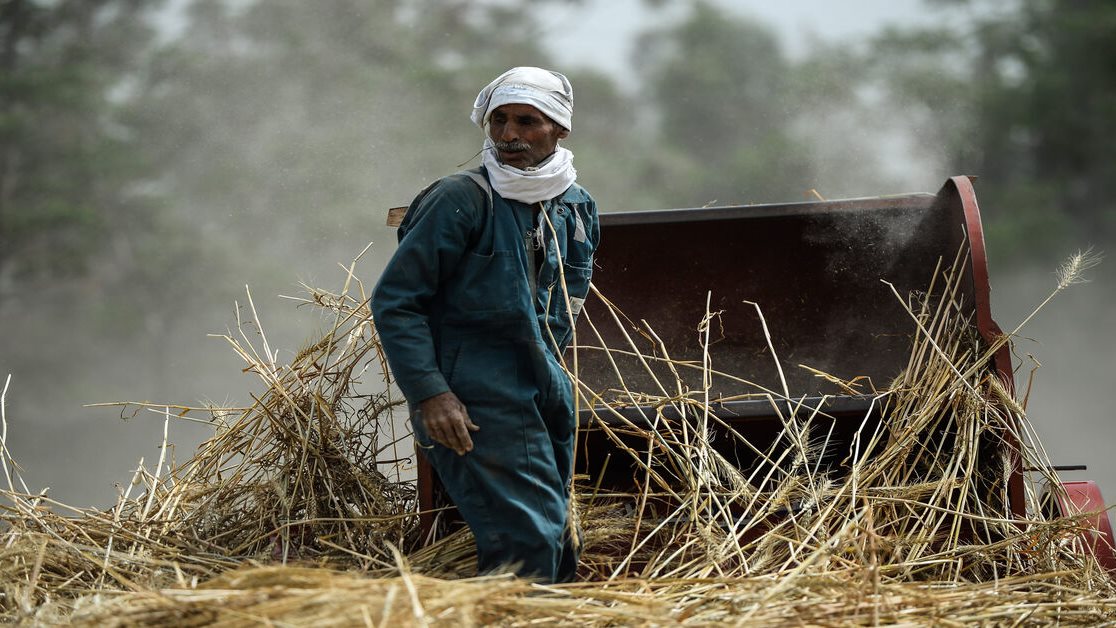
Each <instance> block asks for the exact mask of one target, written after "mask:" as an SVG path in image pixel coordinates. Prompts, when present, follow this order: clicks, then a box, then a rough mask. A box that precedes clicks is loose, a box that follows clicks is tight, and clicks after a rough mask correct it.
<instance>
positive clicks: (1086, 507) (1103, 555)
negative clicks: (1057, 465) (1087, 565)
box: [1058, 480, 1116, 573]
mask: <svg viewBox="0 0 1116 628" xmlns="http://www.w3.org/2000/svg"><path fill="white" fill-rule="evenodd" d="M1062 488H1064V489H1066V497H1065V498H1064V499H1063V498H1061V497H1059V498H1058V506H1059V508H1060V509H1061V512H1062V515H1063V516H1067V517H1069V516H1075V515H1079V514H1081V513H1094V514H1093V515H1091V516H1090V517H1088V518H1087V519H1085V521H1084V523H1085V525H1086V526H1088V528H1089V529H1088V530H1086V531H1084V532H1083V533H1082V536H1083V538H1084V541H1085V547H1086V548H1087V549H1088V550H1089V551H1091V552H1092V553H1093V555H1094V556H1096V557H1097V562H1099V563H1100V565H1101V567H1104V568H1105V569H1107V570H1108V571H1109V572H1113V573H1116V555H1114V554H1113V549H1112V542H1113V539H1112V522H1111V521H1109V519H1108V511H1107V510H1105V506H1104V498H1103V497H1101V492H1100V488H1099V487H1098V486H1097V483H1096V482H1094V481H1092V480H1084V481H1080V482H1062Z"/></svg>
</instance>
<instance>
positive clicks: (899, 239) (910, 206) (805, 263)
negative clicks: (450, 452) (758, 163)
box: [419, 177, 1024, 513]
mask: <svg viewBox="0 0 1116 628" xmlns="http://www.w3.org/2000/svg"><path fill="white" fill-rule="evenodd" d="M963 246H964V247H966V250H969V249H971V255H970V257H968V258H966V259H967V262H966V263H965V265H964V267H963V268H962V278H961V285H960V291H959V295H958V298H959V299H960V301H961V303H962V307H963V308H964V309H965V310H966V311H969V312H970V313H971V316H972V317H973V320H974V323H975V324H976V326H977V327H978V329H979V332H980V333H981V335H982V336H983V337H984V339H985V340H986V342H993V341H994V340H995V338H997V337H998V336H999V334H1000V330H999V327H997V326H996V324H995V322H994V321H993V320H992V317H991V311H990V305H989V292H990V287H989V283H988V268H987V259H986V257H985V251H984V239H983V233H982V231H981V223H980V213H979V209H978V208H977V205H976V197H975V193H974V192H973V188H972V184H971V181H970V180H969V179H968V178H966V177H953V178H951V179H949V180H947V181H946V183H945V185H943V187H942V188H941V190H939V192H938V193H937V194H934V195H931V194H910V195H901V196H888V197H878V198H866V199H851V200H835V201H820V202H809V203H790V204H771V205H753V206H740V207H715V208H696V209H676V210H660V211H639V212H620V213H606V214H602V215H601V247H600V249H599V250H598V252H597V256H596V270H595V272H594V276H593V282H594V285H596V286H597V288H599V289H600V291H601V292H602V293H603V294H604V295H605V296H606V297H607V298H608V299H610V300H611V301H612V302H614V303H615V304H616V305H617V306H618V307H619V308H620V310H622V311H623V312H624V313H625V314H627V315H628V316H630V317H634V318H636V322H637V323H638V322H639V321H646V323H647V325H649V326H650V328H651V329H653V330H654V332H655V333H654V335H655V336H657V338H658V339H660V340H661V341H662V344H663V346H665V348H666V353H669V355H670V356H671V358H673V359H675V360H689V361H692V362H694V363H695V364H700V363H701V359H702V356H703V347H702V343H701V335H700V334H699V332H698V327H699V324H700V323H701V321H702V319H703V318H704V317H705V316H706V312H707V311H711V312H715V313H717V316H716V318H715V320H714V325H713V327H712V330H713V333H712V340H713V343H712V344H711V346H710V347H709V354H710V356H711V358H712V367H713V368H714V369H715V370H719V371H721V372H723V373H726V374H728V375H731V376H732V378H729V377H714V378H713V390H712V397H713V398H717V397H725V398H728V397H732V396H734V395H740V394H742V393H755V392H757V385H758V386H759V387H766V388H768V389H771V390H775V391H781V389H782V386H781V383H780V381H779V378H778V370H777V369H776V368H775V362H774V360H775V356H773V355H772V352H771V349H770V348H769V347H768V341H767V339H766V336H765V330H764V326H763V324H762V323H761V320H760V317H759V315H758V314H757V311H756V308H755V306H753V305H752V303H756V304H758V306H759V308H760V311H761V312H762V315H763V318H764V320H765V321H766V325H767V328H768V330H769V332H770V334H771V344H772V345H773V346H774V350H775V355H776V356H777V357H778V359H779V360H780V362H781V364H782V366H783V371H784V373H785V375H786V379H787V388H788V392H789V394H790V396H791V397H794V398H802V397H804V396H805V397H808V398H809V399H811V400H813V401H814V402H815V403H817V404H818V405H819V406H821V405H824V406H825V407H824V408H823V415H824V416H825V417H826V421H828V422H829V424H831V425H832V426H833V434H834V440H833V444H834V449H833V451H832V452H828V453H827V454H826V455H827V456H828V457H829V458H830V459H831V461H832V462H834V463H835V464H838V461H840V460H841V459H843V458H846V457H847V455H848V453H849V449H848V448H849V447H850V446H851V443H853V442H854V441H855V440H856V439H855V438H854V437H855V433H856V431H857V430H859V429H868V430H874V429H876V428H877V426H880V424H881V423H883V427H882V429H886V417H883V416H881V415H880V412H879V408H878V407H877V406H873V405H871V403H870V402H869V401H868V400H869V399H870V397H862V396H856V395H848V394H845V393H844V392H843V391H841V390H840V389H839V388H838V387H836V386H835V385H833V384H831V383H829V382H827V381H826V380H824V379H822V378H819V377H817V376H815V375H814V374H813V373H811V372H809V371H807V370H805V369H803V368H799V366H798V365H800V364H801V365H806V366H809V367H812V368H814V369H817V370H820V371H824V372H826V373H829V374H831V375H834V376H836V377H838V378H841V379H845V380H849V379H853V378H856V377H867V378H869V379H870V381H871V383H872V385H874V386H875V387H877V388H886V387H887V386H888V384H889V383H890V381H891V380H892V379H893V378H894V377H895V376H896V375H898V374H899V372H900V371H901V370H902V369H903V368H904V367H905V366H906V365H907V362H908V359H909V350H910V346H911V340H912V334H913V330H914V326H913V324H912V321H911V319H910V315H909V314H908V313H907V311H906V310H905V309H904V307H903V304H902V303H901V302H900V301H899V300H898V299H897V298H896V296H895V294H894V293H893V291H892V289H891V287H890V286H889V285H888V284H891V285H894V287H895V290H896V291H897V292H898V293H899V294H900V295H904V296H906V295H915V296H916V297H917V295H918V294H919V293H920V292H922V291H925V290H926V289H927V287H928V285H929V284H930V281H931V279H932V276H933V274H934V272H935V269H936V268H939V267H941V268H944V267H946V266H948V265H950V264H951V263H952V262H953V261H954V259H955V258H956V256H957V254H958V252H959V250H961V249H962V247H963ZM885 282H887V283H885ZM590 321H593V323H595V326H596V328H597V330H599V331H600V332H601V333H602V336H603V346H606V347H609V348H612V349H623V350H628V349H629V347H628V346H627V344H626V343H627V341H626V340H625V334H624V333H623V331H622V330H620V329H618V328H617V327H616V325H615V324H614V323H613V322H612V320H611V316H610V315H609V313H608V312H607V311H606V308H605V307H604V306H603V304H602V303H601V302H600V301H599V300H597V299H596V298H593V297H591V298H590V299H589V300H588V301H587V302H586V305H585V310H584V311H583V313H582V316H581V319H580V321H579V323H578V333H577V342H578V345H579V346H580V347H581V350H580V351H579V354H578V357H579V360H578V364H579V376H580V377H581V379H582V380H583V381H586V382H587V383H589V385H590V386H591V387H592V388H593V389H594V390H596V391H604V390H608V389H616V388H622V387H623V388H627V389H628V390H631V391H633V392H646V393H649V394H651V395H657V394H659V393H660V390H659V389H658V387H657V386H656V385H655V384H654V382H653V379H652V378H651V377H650V376H649V375H647V374H646V373H645V372H644V369H643V368H642V367H641V366H640V365H639V362H638V361H637V360H636V359H634V358H631V357H629V358H625V357H623V356H615V359H616V361H617V364H618V366H619V368H620V370H621V372H622V373H623V375H624V384H623V386H621V385H620V382H619V380H618V378H617V377H616V375H615V373H614V369H613V367H612V366H611V364H610V363H609V361H608V360H607V359H606V358H605V356H604V354H603V352H602V351H600V350H593V347H594V346H596V347H598V349H599V347H600V346H601V341H600V340H598V339H597V338H596V337H595V334H594V332H593V330H592V329H591V327H590V325H589V322H590ZM627 332H628V334H630V335H631V336H632V337H633V338H636V339H637V342H639V343H640V345H639V350H640V351H641V352H642V353H644V354H645V355H648V356H662V355H664V352H663V350H662V347H659V346H657V343H656V342H653V341H652V340H651V339H650V338H649V337H643V336H640V335H639V334H637V333H636V332H635V330H634V328H633V327H631V326H629V328H628V329H627ZM989 368H990V369H994V370H995V371H998V372H999V374H1000V376H1001V378H1002V379H1003V380H1004V382H1005V384H1006V385H1007V386H1008V389H1009V390H1011V389H1012V388H1013V385H1012V378H1011V373H1012V369H1011V362H1010V355H1009V353H1008V350H1007V348H1006V347H1005V348H1004V349H1003V350H1002V351H1000V352H998V353H997V354H996V356H995V359H994V364H990V365H989ZM681 372H682V373H683V374H684V379H685V380H686V381H685V382H684V383H685V385H687V386H689V387H690V388H691V389H699V388H700V387H701V377H700V372H699V371H698V370H697V369H689V370H688V369H686V368H681ZM657 375H659V376H660V378H661V380H662V381H667V382H671V383H673V382H674V381H676V378H675V376H674V375H673V374H672V373H671V372H670V371H668V370H667V369H666V368H665V367H663V368H661V369H659V371H658V372H657ZM734 378H735V379H744V380H748V381H749V382H752V384H753V385H743V384H741V383H739V382H738V381H734ZM870 391H871V386H868V387H866V388H865V389H864V392H870ZM822 395H836V396H835V397H830V398H827V399H825V400H823V399H822V398H821V396H822ZM714 407H715V411H716V412H717V415H718V416H719V417H720V418H721V419H723V420H724V421H725V422H726V423H728V424H731V426H732V428H733V429H734V430H737V431H739V432H740V433H742V434H744V436H745V437H746V439H747V440H748V441H749V442H750V443H752V444H753V445H755V446H756V447H758V448H760V449H763V448H764V447H765V446H769V445H771V444H772V443H773V439H775V438H777V437H778V434H779V432H780V429H779V428H780V423H779V420H778V414H779V413H778V412H777V411H776V409H774V408H771V402H770V401H767V400H750V401H728V402H725V403H723V404H720V405H716V406H714ZM619 412H620V413H621V414H622V415H623V416H624V417H625V420H632V419H636V423H637V424H638V423H639V419H640V418H641V417H642V416H653V415H654V412H655V410H654V409H652V408H642V409H641V408H636V407H628V408H625V409H623V410H620V411H619ZM588 417H589V414H588V413H587V412H584V411H583V413H582V417H581V420H582V424H583V426H585V427H589V425H588V424H589V420H588ZM665 418H667V419H670V417H669V416H666V417H665ZM827 429H828V428H827ZM722 440H723V441H724V442H726V443H727V442H730V441H731V440H732V439H722ZM633 444H635V443H633ZM614 451H615V445H614V444H612V443H610V442H608V439H607V438H605V437H604V436H603V435H602V434H601V433H600V432H599V430H594V429H583V430H582V434H581V440H580V441H579V443H578V453H577V473H584V474H588V475H589V476H590V481H591V482H600V485H601V486H605V487H608V486H611V487H612V488H615V489H617V490H623V489H624V488H625V486H626V483H630V482H631V478H632V477H633V476H632V471H633V470H632V469H628V468H625V467H624V466H623V465H622V464H619V463H618V462H617V460H619V459H621V458H622V457H618V456H610V454H611V453H613V452H614ZM722 453H723V454H725V455H726V457H727V458H728V459H729V460H733V461H735V463H736V464H738V465H739V466H740V467H741V468H747V467H749V466H750V465H752V464H754V462H755V461H754V460H752V459H751V458H750V456H751V454H749V453H747V452H741V451H723V452H722ZM862 453H866V454H870V452H862ZM992 457H994V456H992ZM610 458H611V459H612V460H613V462H612V465H613V466H612V467H611V468H609V469H608V470H607V473H606V471H605V467H606V465H607V464H608V460H609V459H610ZM1014 462H1015V463H1016V464H1015V468H1014V471H1013V473H1012V476H1011V478H1010V480H1009V483H1010V489H1009V493H1010V507H1011V509H1012V510H1013V511H1015V512H1016V513H1021V512H1022V509H1023V508H1024V500H1023V498H1022V497H1023V496H1022V473H1021V471H1022V470H1021V469H1020V468H1019V464H1018V457H1017V456H1016V457H1015V458H1014ZM990 463H991V464H997V462H996V461H995V460H990ZM421 466H423V465H422V464H420V467H421ZM421 470H422V469H421V468H420V471H421ZM427 471H429V470H428V469H427ZM606 476H607V477H606ZM424 479H426V480H427V482H426V484H427V486H425V487H424V486H423V484H424ZM432 483H436V479H435V478H433V474H430V473H429V472H427V473H425V474H423V473H420V481H419V484H420V487H419V489H420V501H422V504H421V506H422V508H423V509H429V508H432V507H436V506H441V505H442V504H441V503H440V502H439V503H435V502H437V501H438V500H437V499H435V497H434V496H435V494H436V493H435V492H434V491H432V490H431V488H430V486H429V485H430V484H432Z"/></svg>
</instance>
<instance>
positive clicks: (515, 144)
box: [419, 103, 570, 456]
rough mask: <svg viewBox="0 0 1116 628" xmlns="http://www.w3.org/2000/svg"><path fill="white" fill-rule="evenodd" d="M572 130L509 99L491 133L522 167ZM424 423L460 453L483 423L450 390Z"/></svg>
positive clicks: (428, 407) (427, 406)
mask: <svg viewBox="0 0 1116 628" xmlns="http://www.w3.org/2000/svg"><path fill="white" fill-rule="evenodd" d="M569 134H570V132H569V131H568V130H566V129H565V128H563V127H562V126H561V125H560V124H558V123H556V122H554V121H553V120H551V119H550V118H548V117H547V116H546V115H545V114H543V113H542V112H541V111H539V110H538V109H536V108H535V107H532V106H531V105H524V104H518V103H509V104H506V105H501V106H499V107H497V108H496V109H495V110H493V111H492V114H491V115H490V116H489V120H488V137H489V138H491V139H492V141H493V142H494V143H495V144H496V147H497V149H496V158H497V159H498V160H499V161H500V163H502V164H506V165H509V166H512V167H515V168H519V169H520V170H523V169H526V168H531V167H534V166H537V165H539V164H540V163H542V162H543V161H544V160H545V159H546V158H547V157H550V156H551V155H552V154H554V150H555V149H556V148H557V147H558V140H561V139H565V138H566V137H568V136H569ZM419 409H420V411H421V413H422V425H423V427H425V428H426V433H427V434H429V435H430V438H432V439H434V441H435V442H438V443H441V444H442V445H445V446H446V447H449V448H450V449H452V450H453V451H454V452H456V453H457V455H459V456H463V455H465V454H466V453H467V452H470V451H472V450H473V438H472V437H471V436H470V435H469V434H470V432H477V431H480V426H479V425H477V424H476V423H473V421H472V419H470V418H469V412H468V410H466V409H465V404H463V403H461V400H460V399H458V398H457V395H455V394H453V392H451V391H447V392H444V393H442V394H440V395H434V396H433V397H430V398H428V399H424V400H423V401H422V402H420V403H419Z"/></svg>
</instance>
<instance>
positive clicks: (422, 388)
mask: <svg viewBox="0 0 1116 628" xmlns="http://www.w3.org/2000/svg"><path fill="white" fill-rule="evenodd" d="M542 211H545V215H546V218H548V219H549V221H547V220H546V219H543V218H542V217H541V215H540V214H541V212H542ZM548 223H549V224H548ZM540 234H541V235H540ZM598 238H599V229H598V224H597V212H596V205H595V203H594V202H593V200H592V198H591V197H590V196H589V195H588V194H587V193H586V192H585V191H584V190H583V189H582V188H581V187H579V186H577V185H573V186H571V187H570V188H569V189H568V190H567V191H566V192H565V193H564V194H563V195H561V196H560V197H558V198H557V199H553V200H551V201H544V202H543V203H536V204H533V205H527V204H524V203H520V202H517V201H512V200H507V199H504V198H501V197H500V195H499V194H497V193H495V192H494V191H492V190H491V188H489V187H488V186H487V180H486V179H485V178H484V171H483V169H481V170H479V171H471V173H459V174H457V175H453V176H450V177H446V178H444V179H441V180H440V181H438V182H436V183H435V184H434V185H433V186H431V187H430V188H428V189H427V190H425V191H424V192H423V193H422V194H420V195H419V197H417V198H416V199H415V201H413V202H412V204H411V206H410V207H409V208H408V211H407V214H406V217H405V218H404V221H403V223H402V224H401V225H400V228H399V248H398V250H397V251H396V253H395V255H394V256H393V257H392V259H391V261H390V262H389V263H388V265H387V267H386V268H385V270H384V273H383V275H382V276H381V278H380V281H379V283H378V284H377V286H376V289H375V291H374V293H373V298H372V309H373V313H374V316H375V322H376V327H377V329H378V331H379V333H380V338H381V341H382V343H383V346H384V350H385V353H386V354H387V358H388V362H389V365H390V366H391V369H392V372H393V374H394V375H395V378H396V382H397V383H398V385H399V387H400V389H401V390H402V391H403V394H404V395H405V396H406V397H407V400H408V402H409V404H410V407H411V413H412V415H411V416H412V425H413V427H414V431H415V439H416V440H417V442H418V444H419V446H420V447H422V448H423V449H424V452H425V454H426V456H427V458H428V460H429V461H430V464H431V466H432V467H433V468H434V469H435V471H436V472H437V473H438V476H439V478H440V479H441V481H442V483H443V484H444V485H445V487H446V491H447V493H448V494H449V496H450V498H451V499H452V500H453V502H454V504H455V505H456V506H457V508H458V510H459V511H460V513H461V515H462V517H463V518H464V519H465V521H466V523H468V525H469V527H470V528H471V529H472V531H473V534H474V536H475V537H476V542H477V554H478V559H477V567H478V572H480V573H486V572H491V571H495V570H499V569H501V568H503V567H507V566H509V565H516V566H517V573H519V574H520V575H524V576H530V577H536V578H539V579H542V580H546V581H564V580H569V579H571V578H572V577H573V576H574V573H575V571H576V568H577V555H576V552H575V551H574V550H573V547H572V546H571V543H570V539H569V534H568V532H567V525H566V520H567V511H568V500H569V483H570V474H571V472H572V467H573V464H572V460H573V447H574V427H575V421H576V417H575V414H574V405H573V391H572V387H571V384H570V381H569V378H568V377H567V375H566V374H565V373H564V372H563V370H562V368H561V365H560V362H559V356H561V355H562V351H563V350H564V349H565V347H566V345H567V343H568V342H569V340H570V337H571V335H572V326H571V321H572V319H573V318H575V317H576V315H577V313H578V312H579V311H580V307H581V303H582V302H583V300H584V298H585V296H586V294H587V293H588V291H589V280H590V275H591V273H592V255H593V251H594V250H595V248H596V244H597V241H598ZM559 259H561V264H560V262H559ZM563 275H564V280H565V281H564V283H565V286H566V287H567V289H568V293H563V291H562V285H563V281H562V278H563ZM567 296H568V297H569V298H568V299H567ZM567 304H569V307H570V308H572V310H571V309H567ZM446 391H452V392H453V393H454V394H455V395H457V397H458V398H459V399H460V400H461V402H462V403H463V404H464V405H465V408H466V410H467V412H468V414H469V417H470V418H471V419H472V421H473V422H474V423H476V424H477V425H478V426H479V427H480V431H478V432H472V433H471V436H472V439H473V450H472V451H470V452H468V453H466V454H465V455H463V456H459V455H457V454H456V453H455V452H454V451H453V450H451V449H448V448H446V447H444V446H442V445H440V444H438V443H435V442H433V441H432V440H431V439H430V437H429V435H428V434H426V433H425V431H424V429H423V425H422V421H421V416H418V410H419V403H420V402H421V401H422V400H424V399H427V398H429V397H432V396H434V395H437V394H440V393H443V392H446Z"/></svg>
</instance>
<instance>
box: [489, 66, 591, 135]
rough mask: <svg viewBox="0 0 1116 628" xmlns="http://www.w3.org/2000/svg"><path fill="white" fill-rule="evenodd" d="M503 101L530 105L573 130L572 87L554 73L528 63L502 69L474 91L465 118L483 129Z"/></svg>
mask: <svg viewBox="0 0 1116 628" xmlns="http://www.w3.org/2000/svg"><path fill="white" fill-rule="evenodd" d="M507 104H522V105H531V106H532V107H534V108H536V109H538V110H539V111H541V112H543V113H544V114H546V116H547V117H548V118H550V119H551V120H553V121H555V122H557V123H558V124H560V125H562V126H563V127H564V128H565V129H566V130H567V131H572V130H573V87H571V86H570V81H569V80H568V79H566V77H565V76H562V75H561V74H559V73H557V72H551V71H550V70H544V69H542V68H533V67H529V66H526V67H518V68H512V69H510V70H508V71H507V72H504V73H503V74H501V75H500V76H498V77H496V80H495V81H492V82H491V83H489V84H488V86H487V87H485V88H484V89H482V90H481V92H480V93H479V94H477V100H476V102H474V103H473V113H472V115H471V116H469V117H470V119H472V121H473V123H474V124H476V125H477V126H479V127H480V128H482V129H483V128H484V125H485V124H487V123H488V116H489V115H491V114H492V110H494V109H496V108H497V107H499V106H501V105H507Z"/></svg>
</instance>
